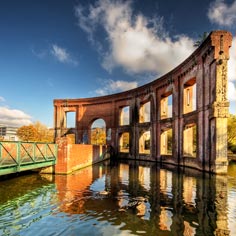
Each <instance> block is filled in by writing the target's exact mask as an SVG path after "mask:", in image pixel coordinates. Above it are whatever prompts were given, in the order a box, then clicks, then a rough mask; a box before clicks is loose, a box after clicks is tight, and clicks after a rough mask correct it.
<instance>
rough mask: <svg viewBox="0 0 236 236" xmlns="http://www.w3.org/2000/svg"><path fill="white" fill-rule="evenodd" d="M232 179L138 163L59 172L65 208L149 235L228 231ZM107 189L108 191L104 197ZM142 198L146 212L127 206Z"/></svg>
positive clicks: (123, 228)
mask: <svg viewBox="0 0 236 236" xmlns="http://www.w3.org/2000/svg"><path fill="white" fill-rule="evenodd" d="M227 181H228V180H227V178H225V177H222V176H216V175H208V174H206V173H205V174H203V173H201V172H197V171H193V170H191V171H189V170H184V171H183V172H182V171H178V170H177V169H176V167H172V166H165V169H163V168H160V166H158V165H156V164H155V163H145V162H143V163H142V162H135V161H129V162H128V161H127V162H123V163H121V164H114V165H111V166H109V165H106V164H105V165H104V164H100V165H95V166H93V167H91V168H87V169H83V170H81V171H78V172H76V173H74V175H69V176H55V183H56V186H57V189H58V197H59V200H60V202H61V205H60V210H61V211H64V212H66V213H69V214H85V215H87V217H93V218H96V220H97V221H98V222H105V221H107V222H110V224H112V225H113V226H117V227H119V228H120V230H125V231H126V230H127V231H129V232H130V233H133V234H137V232H145V234H146V235H201V236H202V235H207V236H209V235H218V236H219V235H229V227H228V217H229V218H230V216H229V214H228V210H227V209H228V207H229V202H228V196H227V194H228V182H227ZM104 190H105V191H107V195H99V192H100V191H104ZM141 196H142V197H145V198H146V201H145V202H143V203H142V205H143V207H140V208H141V211H140V209H138V208H135V209H129V208H124V206H126V205H127V204H128V203H129V202H130V201H131V200H132V199H134V198H135V197H141ZM233 214H235V213H233ZM234 217H235V215H234Z"/></svg>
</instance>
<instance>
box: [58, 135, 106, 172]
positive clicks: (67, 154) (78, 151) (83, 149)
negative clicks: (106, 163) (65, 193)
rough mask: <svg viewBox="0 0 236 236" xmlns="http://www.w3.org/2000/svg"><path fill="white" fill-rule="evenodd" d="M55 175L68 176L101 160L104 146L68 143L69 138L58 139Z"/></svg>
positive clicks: (104, 149)
mask: <svg viewBox="0 0 236 236" xmlns="http://www.w3.org/2000/svg"><path fill="white" fill-rule="evenodd" d="M57 144H58V158H57V164H56V166H55V173H56V174H68V173H71V172H72V171H75V170H78V169H81V168H83V167H85V166H89V165H91V164H94V163H97V162H99V161H101V160H102V158H103V154H104V152H105V151H106V149H107V148H106V146H94V145H89V144H73V143H70V138H69V137H63V138H59V139H58V140H57Z"/></svg>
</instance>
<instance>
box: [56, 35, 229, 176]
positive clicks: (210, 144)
mask: <svg viewBox="0 0 236 236" xmlns="http://www.w3.org/2000/svg"><path fill="white" fill-rule="evenodd" d="M231 42H232V35H231V34H230V33H229V32H226V31H214V32H212V33H211V34H210V35H209V36H208V38H207V39H206V40H205V41H204V42H203V44H202V45H201V46H200V47H199V48H197V49H196V51H195V52H193V54H192V55H191V56H190V57H188V58H187V59H186V60H185V61H184V62H183V63H181V64H180V65H179V66H177V67H176V68H175V69H173V70H172V71H170V72H169V73H167V74H166V75H164V76H162V77H161V78H159V79H157V80H155V81H153V82H151V83H149V84H146V85H144V86H141V87H138V88H136V89H133V90H129V91H126V92H122V93H118V94H113V95H109V96H103V97H94V98H80V99H56V100H54V120H55V137H61V136H63V135H65V134H66V133H74V134H75V140H76V143H90V139H91V124H92V123H93V121H94V120H96V119H98V118H101V119H103V120H104V121H105V123H106V131H107V134H108V136H107V144H108V145H112V147H113V148H114V149H115V152H116V153H118V154H119V155H117V156H118V157H122V158H132V159H138V160H141V159H142V160H151V161H160V162H166V163H172V164H176V165H181V166H190V167H194V168H197V169H201V170H206V171H213V172H216V173H226V171H227V165H228V160H227V117H228V107H229V101H228V100H227V61H228V59H229V48H230V46H231ZM169 100H170V101H169ZM168 103H169V104H168ZM145 104H146V105H147V108H145V107H144V106H146V105H145ZM171 104H172V106H171ZM124 107H128V108H129V109H128V111H129V123H128V124H125V125H123V124H122V122H121V111H122V109H123V108H124ZM145 109H146V111H144V110H145ZM170 109H171V111H170ZM67 112H75V120H76V122H75V123H76V125H75V128H73V129H70V130H68V129H67V128H66V114H67ZM147 112H150V113H149V114H146V113H147ZM145 115H147V117H146V118H144V116H145ZM124 133H125V134H128V136H127V137H128V139H129V141H128V144H126V146H127V147H126V150H125V151H123V149H122V147H121V145H122V142H121V137H122V134H124ZM143 134H147V135H148V138H147V135H146V137H144V136H143ZM170 141H171V142H170ZM142 149H143V150H142Z"/></svg>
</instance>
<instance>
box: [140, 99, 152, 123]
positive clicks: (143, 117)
mask: <svg viewBox="0 0 236 236" xmlns="http://www.w3.org/2000/svg"><path fill="white" fill-rule="evenodd" d="M150 114H151V103H150V102H146V103H144V104H142V105H141V106H140V109H139V123H145V122H150V120H151V115H150Z"/></svg>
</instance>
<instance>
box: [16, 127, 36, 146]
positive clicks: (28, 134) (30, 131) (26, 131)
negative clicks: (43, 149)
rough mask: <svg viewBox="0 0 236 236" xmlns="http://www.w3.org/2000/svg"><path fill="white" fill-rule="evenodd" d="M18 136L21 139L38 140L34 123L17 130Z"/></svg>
mask: <svg viewBox="0 0 236 236" xmlns="http://www.w3.org/2000/svg"><path fill="white" fill-rule="evenodd" d="M17 136H18V137H19V138H20V140H21V141H26V142H30V141H31V142H35V141H37V140H38V132H37V130H36V128H35V127H34V126H33V125H27V126H26V125H24V126H22V127H20V128H19V129H18V130H17Z"/></svg>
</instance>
